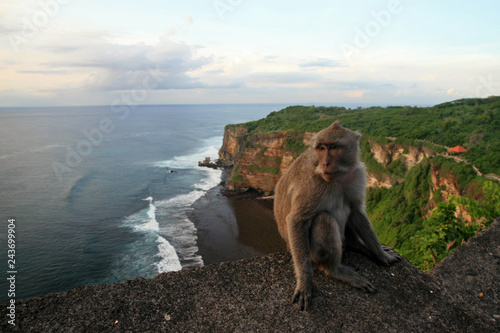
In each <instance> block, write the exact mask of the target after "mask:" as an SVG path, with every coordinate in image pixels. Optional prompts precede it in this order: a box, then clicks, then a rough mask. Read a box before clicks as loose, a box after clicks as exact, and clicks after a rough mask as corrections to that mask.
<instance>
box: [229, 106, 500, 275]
mask: <svg viewBox="0 0 500 333" xmlns="http://www.w3.org/2000/svg"><path fill="white" fill-rule="evenodd" d="M336 119H339V120H340V121H341V124H342V125H343V126H345V127H348V128H350V129H354V130H359V131H360V132H361V133H362V134H363V137H364V139H363V141H362V142H361V149H362V159H363V161H364V162H365V164H366V165H367V168H368V170H369V171H370V172H371V173H372V174H384V175H386V176H388V177H390V179H393V181H392V188H391V189H386V188H370V189H369V190H368V193H367V213H368V214H369V216H370V218H371V220H372V223H373V225H374V228H375V231H376V232H377V235H378V237H379V238H380V240H381V241H382V242H383V243H385V244H387V245H389V246H391V247H394V248H395V249H396V250H397V251H398V252H400V253H401V254H403V255H404V256H405V257H406V258H408V259H409V260H410V261H412V262H413V263H414V264H415V265H416V266H418V267H420V268H421V269H424V270H427V269H430V268H432V267H433V266H434V265H435V264H436V263H437V262H439V261H440V260H442V259H443V258H445V257H446V256H447V255H448V254H449V253H450V252H451V251H452V250H453V249H454V248H456V247H457V246H459V245H461V244H463V243H464V242H466V241H467V240H468V239H469V238H470V237H472V236H473V235H474V234H475V233H477V232H478V231H480V230H482V229H483V228H485V227H486V226H487V225H489V224H490V223H491V222H492V221H493V220H494V219H495V218H497V217H498V216H500V206H499V204H498V203H499V202H500V183H499V182H498V181H495V180H489V179H486V178H485V177H479V176H478V175H477V173H476V172H475V171H474V170H473V168H472V164H474V165H475V166H476V167H477V168H478V169H479V170H480V171H481V172H482V173H483V174H489V173H494V174H497V175H500V97H489V98H486V99H462V100H457V101H453V102H448V103H443V104H439V105H436V106H433V107H425V108H420V107H407V106H392V107H386V108H382V107H371V108H358V109H346V108H343V107H313V106H311V107H307V106H291V107H288V108H285V109H283V110H281V111H278V112H273V113H271V114H270V115H269V116H267V117H266V118H264V119H261V120H258V121H253V122H248V123H245V124H243V126H245V127H246V128H248V129H249V130H250V134H252V133H254V134H257V133H259V134H262V133H274V132H283V131H288V132H317V131H319V130H321V129H323V128H325V127H327V126H328V125H330V124H331V123H332V122H333V121H334V120H336ZM229 126H232V125H229ZM250 136H251V135H250ZM297 137H298V138H300V137H301V136H300V135H299V136H297ZM388 137H390V138H391V139H388ZM367 138H368V139H369V140H367ZM395 138H396V139H395ZM394 140H395V141H394ZM419 140H425V141H426V142H422V141H419ZM373 141H375V142H378V143H379V144H382V145H384V144H389V143H391V144H401V145H403V146H406V147H408V146H422V145H424V146H426V147H427V148H430V149H432V150H434V151H435V152H437V153H444V152H446V149H445V148H444V147H443V146H448V147H454V146H457V145H460V146H463V147H465V148H467V150H468V151H467V153H465V154H464V157H465V159H466V160H468V161H469V162H470V163H464V162H461V163H457V162H456V161H455V160H453V159H450V158H445V157H443V156H437V157H434V158H427V159H425V160H424V161H422V162H421V163H419V164H417V165H416V166H414V167H412V168H410V169H409V170H407V168H406V164H405V163H404V162H403V161H402V160H401V159H396V160H394V161H392V162H391V163H390V164H389V165H388V166H387V167H386V168H384V167H383V166H382V165H380V164H379V163H378V162H377V161H376V160H375V159H374V158H373V156H372V154H371V145H372V142H373ZM286 146H287V149H290V150H293V151H294V152H296V153H297V154H299V153H300V152H301V151H303V150H304V149H305V148H306V147H305V146H303V144H302V142H287V143H286ZM292 148H293V149H292ZM431 172H439V174H440V176H441V177H448V178H449V179H451V180H452V181H453V183H455V184H456V186H455V187H457V188H458V191H459V195H457V196H451V195H449V196H445V195H443V194H442V193H443V192H445V191H446V190H447V188H446V186H444V185H443V186H441V188H439V189H433V187H432V184H431ZM455 190H456V189H455ZM455 212H459V213H460V214H455ZM456 215H457V216H458V217H457V216H456Z"/></svg>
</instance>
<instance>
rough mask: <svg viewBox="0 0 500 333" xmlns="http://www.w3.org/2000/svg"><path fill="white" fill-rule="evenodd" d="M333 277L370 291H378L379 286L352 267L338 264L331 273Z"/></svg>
mask: <svg viewBox="0 0 500 333" xmlns="http://www.w3.org/2000/svg"><path fill="white" fill-rule="evenodd" d="M329 275H330V276H331V277H333V278H335V279H337V280H341V281H344V282H347V283H348V284H350V285H351V286H353V287H356V288H359V289H363V290H364V291H366V292H368V293H376V292H377V288H375V286H374V285H373V284H371V282H370V281H368V280H367V279H365V278H364V277H362V276H361V275H359V274H358V273H356V271H354V270H353V269H352V268H351V267H347V266H343V265H341V266H338V267H337V268H336V269H335V270H334V271H333V272H330V274H329Z"/></svg>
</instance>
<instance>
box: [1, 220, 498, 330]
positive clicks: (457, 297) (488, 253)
mask: <svg viewBox="0 0 500 333" xmlns="http://www.w3.org/2000/svg"><path fill="white" fill-rule="evenodd" d="M499 244H500V221H497V222H496V223H494V224H493V225H492V226H490V227H489V228H488V229H487V230H485V231H483V232H482V233H480V234H478V235H477V236H476V237H475V238H473V239H471V240H470V241H469V243H468V244H466V245H465V246H462V247H460V248H459V249H457V250H456V251H455V252H454V253H453V254H452V255H451V256H450V257H449V258H447V259H446V260H445V261H443V262H442V263H441V264H440V265H439V266H438V267H436V268H435V270H434V271H433V272H431V274H425V273H422V272H421V271H420V270H418V269H417V268H416V267H414V266H413V265H412V264H410V263H409V262H408V261H406V260H403V261H402V262H401V263H398V264H395V265H394V266H392V267H389V268H387V267H381V266H378V265H376V264H375V263H373V262H372V261H370V260H368V259H367V258H365V257H364V256H362V255H360V254H357V253H352V252H348V253H346V256H345V263H346V264H348V265H351V266H356V267H357V268H358V269H359V272H360V273H361V274H362V275H364V276H365V277H366V278H368V279H369V280H370V281H372V283H373V284H374V285H375V286H376V287H377V288H378V293H376V294H367V293H364V292H363V291H360V290H357V289H354V288H352V287H350V286H348V285H346V284H344V283H341V282H338V281H335V280H331V279H328V278H326V277H325V276H322V275H319V274H315V276H314V282H315V286H316V291H315V295H314V303H313V308H312V309H311V311H309V312H301V311H298V310H297V308H296V306H295V305H293V304H291V302H290V300H291V297H292V293H293V290H294V285H295V280H294V276H293V267H292V262H291V257H290V255H289V254H287V253H277V254H272V255H268V256H264V257H255V258H251V259H245V260H240V261H233V262H224V263H218V264H212V265H208V266H205V267H202V268H196V269H191V270H183V271H179V272H172V273H164V274H160V275H158V276H156V277H155V278H154V279H151V280H146V279H134V280H130V281H126V282H124V283H119V284H114V285H99V286H87V287H81V288H77V289H74V290H70V291H67V292H63V293H57V294H49V295H46V296H44V297H40V298H32V299H27V300H17V301H16V308H15V323H16V325H15V326H12V325H10V324H9V323H8V319H9V318H8V316H7V314H8V311H9V310H8V309H7V306H8V303H5V302H4V303H1V304H0V308H1V311H0V313H1V318H2V320H1V322H0V331H2V332H11V331H13V332H115V331H116V332H129V331H130V332H234V331H236V332H239V331H244V332H257V331H264V332H268V331H273V332H291V331H296V332H498V331H499V330H500V317H499V315H500V308H499V304H500V302H499V300H500V288H499V282H500V271H499V269H500V246H499Z"/></svg>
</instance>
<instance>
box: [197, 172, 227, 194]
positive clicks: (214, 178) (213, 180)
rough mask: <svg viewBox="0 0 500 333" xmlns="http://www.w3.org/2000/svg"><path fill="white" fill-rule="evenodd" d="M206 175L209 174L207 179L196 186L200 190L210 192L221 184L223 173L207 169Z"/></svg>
mask: <svg viewBox="0 0 500 333" xmlns="http://www.w3.org/2000/svg"><path fill="white" fill-rule="evenodd" d="M204 171H205V173H207V178H205V179H203V180H202V181H201V182H200V183H197V184H194V187H195V188H198V189H200V190H203V191H208V190H210V189H211V188H213V187H215V186H217V185H219V184H220V180H221V175H222V171H221V170H215V169H205V170H204Z"/></svg>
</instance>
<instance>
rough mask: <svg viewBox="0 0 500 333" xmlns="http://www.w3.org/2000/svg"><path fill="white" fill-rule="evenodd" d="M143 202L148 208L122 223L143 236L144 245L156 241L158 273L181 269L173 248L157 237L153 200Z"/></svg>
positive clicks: (163, 239)
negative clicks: (151, 240)
mask: <svg viewBox="0 0 500 333" xmlns="http://www.w3.org/2000/svg"><path fill="white" fill-rule="evenodd" d="M143 200H144V201H149V207H147V208H145V209H142V210H140V211H139V212H137V213H135V214H132V215H130V216H128V217H127V218H126V219H125V221H124V225H125V226H128V227H131V228H132V230H134V231H135V232H140V233H143V234H145V237H144V242H145V243H150V241H148V239H151V237H154V239H155V240H156V242H155V244H156V245H157V247H158V253H157V255H156V256H158V257H160V261H159V262H157V263H156V264H155V265H156V267H157V269H158V272H159V273H163V272H170V271H178V270H180V269H182V266H181V262H180V259H179V256H178V255H177V252H176V250H175V248H174V247H173V246H172V245H171V244H170V243H169V242H168V241H167V240H166V239H165V238H164V237H162V236H161V235H159V231H160V226H159V223H158V221H157V219H156V211H157V208H156V206H155V205H154V204H153V198H152V197H147V198H145V199H143ZM141 246H148V244H142V245H141Z"/></svg>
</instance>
